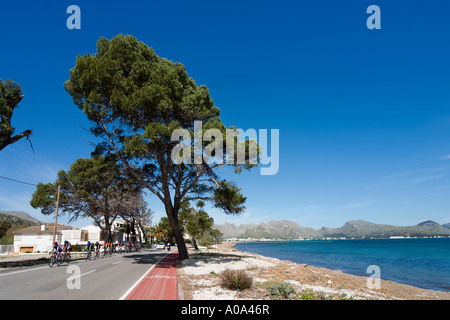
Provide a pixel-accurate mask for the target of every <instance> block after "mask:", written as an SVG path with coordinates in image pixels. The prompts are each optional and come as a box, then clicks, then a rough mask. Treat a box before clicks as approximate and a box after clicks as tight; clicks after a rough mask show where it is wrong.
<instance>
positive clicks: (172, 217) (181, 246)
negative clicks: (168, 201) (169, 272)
mask: <svg viewBox="0 0 450 320" xmlns="http://www.w3.org/2000/svg"><path fill="white" fill-rule="evenodd" d="M166 213H167V217H168V218H169V222H170V226H171V227H172V231H173V235H174V236H175V241H176V242H177V248H178V260H185V259H189V254H188V251H187V248H186V243H184V237H183V233H182V232H181V229H180V225H179V223H178V212H176V213H175V211H174V210H173V208H171V207H170V206H166Z"/></svg>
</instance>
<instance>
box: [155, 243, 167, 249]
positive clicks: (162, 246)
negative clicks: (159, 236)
mask: <svg viewBox="0 0 450 320" xmlns="http://www.w3.org/2000/svg"><path fill="white" fill-rule="evenodd" d="M165 247H166V245H165V244H164V243H158V244H157V245H156V249H164V248H165Z"/></svg>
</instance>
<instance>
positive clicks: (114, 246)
mask: <svg viewBox="0 0 450 320" xmlns="http://www.w3.org/2000/svg"><path fill="white" fill-rule="evenodd" d="M101 247H102V244H100V243H99V242H98V241H97V242H95V244H94V243H92V242H90V241H88V242H87V244H86V251H87V254H88V255H90V254H91V253H92V252H93V251H94V250H95V253H96V255H97V256H98V255H99V253H100V248H101ZM103 248H104V254H105V255H106V254H110V255H111V254H112V253H113V252H117V253H121V252H122V251H125V252H131V251H133V249H134V250H136V251H137V250H138V249H139V244H138V242H135V243H132V242H130V241H126V242H122V241H119V242H117V243H113V242H104V243H103ZM71 251H72V244H71V243H70V242H69V241H67V240H64V243H63V245H62V247H61V246H60V245H59V244H58V242H57V241H55V242H53V247H52V250H51V252H50V254H54V255H56V256H57V257H60V256H61V254H63V255H64V257H65V256H66V255H67V256H68V259H70V258H71V256H70V252H71Z"/></svg>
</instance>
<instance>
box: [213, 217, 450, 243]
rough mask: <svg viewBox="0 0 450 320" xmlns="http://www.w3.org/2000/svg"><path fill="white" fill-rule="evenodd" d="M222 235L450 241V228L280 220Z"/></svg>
mask: <svg viewBox="0 0 450 320" xmlns="http://www.w3.org/2000/svg"><path fill="white" fill-rule="evenodd" d="M214 228H216V229H218V230H219V231H221V232H222V233H223V237H222V238H223V239H227V240H229V241H243V240H272V241H273V240H336V239H371V238H373V239H396V238H428V237H450V224H448V223H447V224H444V225H441V224H439V223H437V222H435V221H432V220H427V221H424V222H421V223H418V224H417V225H414V226H406V227H405V226H393V225H387V224H376V223H372V222H367V221H363V220H351V221H348V222H346V223H345V224H344V225H343V226H342V227H339V228H329V227H322V228H320V229H318V230H316V229H313V228H309V227H304V226H301V225H299V224H298V223H296V222H294V221H290V220H277V221H270V222H268V223H260V224H258V225H255V224H244V225H239V226H236V225H234V224H233V223H225V224H222V225H215V226H214Z"/></svg>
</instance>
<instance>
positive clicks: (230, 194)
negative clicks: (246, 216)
mask: <svg viewBox="0 0 450 320" xmlns="http://www.w3.org/2000/svg"><path fill="white" fill-rule="evenodd" d="M240 191H241V189H240V188H238V187H236V185H235V184H234V183H233V182H227V181H226V180H222V181H220V182H219V186H218V188H216V189H215V190H214V196H213V200H214V206H215V207H216V208H220V209H222V210H223V211H225V212H226V213H228V214H234V215H238V214H240V213H242V212H243V211H245V206H244V203H245V201H246V200H247V198H246V197H244V195H243V194H242V193H241V192H240Z"/></svg>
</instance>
